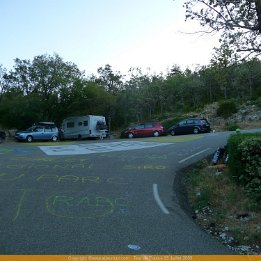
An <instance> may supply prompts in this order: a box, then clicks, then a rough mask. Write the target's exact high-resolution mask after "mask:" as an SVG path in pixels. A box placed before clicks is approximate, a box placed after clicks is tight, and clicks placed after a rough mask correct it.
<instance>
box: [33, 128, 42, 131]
mask: <svg viewBox="0 0 261 261" xmlns="http://www.w3.org/2000/svg"><path fill="white" fill-rule="evenodd" d="M34 131H35V132H43V128H41V127H36V128H35V129H34Z"/></svg>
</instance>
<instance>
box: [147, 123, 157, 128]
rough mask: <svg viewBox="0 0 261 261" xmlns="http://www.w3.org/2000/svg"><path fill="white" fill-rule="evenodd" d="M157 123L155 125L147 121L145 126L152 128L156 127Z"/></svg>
mask: <svg viewBox="0 0 261 261" xmlns="http://www.w3.org/2000/svg"><path fill="white" fill-rule="evenodd" d="M154 126H155V125H153V124H152V123H146V124H145V128H152V127H154Z"/></svg>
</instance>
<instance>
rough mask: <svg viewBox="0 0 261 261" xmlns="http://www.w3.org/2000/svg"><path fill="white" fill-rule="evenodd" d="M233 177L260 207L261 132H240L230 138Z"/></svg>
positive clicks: (230, 166)
mask: <svg viewBox="0 0 261 261" xmlns="http://www.w3.org/2000/svg"><path fill="white" fill-rule="evenodd" d="M228 150H229V151H228V152H229V161H228V163H229V169H230V173H231V177H232V178H233V180H235V181H236V182H237V183H238V184H240V185H242V186H243V187H244V189H245V191H246V193H247V194H248V195H249V197H250V198H252V199H254V201H255V202H256V204H257V205H259V207H260V201H261V134H238V135H233V136H231V137H230V138H229V140H228Z"/></svg>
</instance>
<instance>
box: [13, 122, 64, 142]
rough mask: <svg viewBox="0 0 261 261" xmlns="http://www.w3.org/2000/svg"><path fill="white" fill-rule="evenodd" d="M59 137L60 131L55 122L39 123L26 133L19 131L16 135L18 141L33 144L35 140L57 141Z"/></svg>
mask: <svg viewBox="0 0 261 261" xmlns="http://www.w3.org/2000/svg"><path fill="white" fill-rule="evenodd" d="M58 137H59V130H58V128H57V127H56V126H55V124H54V123H53V122H39V123H38V124H37V125H33V126H32V127H30V128H29V129H27V130H26V131H17V132H16V133H15V138H16V140H18V141H27V142H32V141H35V140H39V141H44V140H51V141H57V140H58Z"/></svg>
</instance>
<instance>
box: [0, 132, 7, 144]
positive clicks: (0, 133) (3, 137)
mask: <svg viewBox="0 0 261 261" xmlns="http://www.w3.org/2000/svg"><path fill="white" fill-rule="evenodd" d="M5 138H6V134H5V132H4V131H0V142H2V141H3V140H5Z"/></svg>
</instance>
